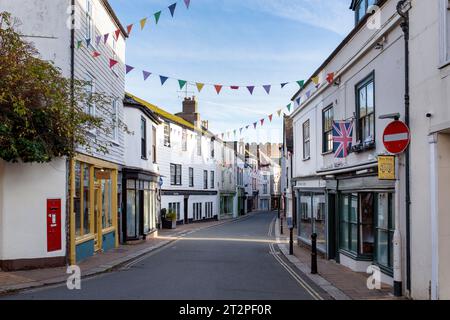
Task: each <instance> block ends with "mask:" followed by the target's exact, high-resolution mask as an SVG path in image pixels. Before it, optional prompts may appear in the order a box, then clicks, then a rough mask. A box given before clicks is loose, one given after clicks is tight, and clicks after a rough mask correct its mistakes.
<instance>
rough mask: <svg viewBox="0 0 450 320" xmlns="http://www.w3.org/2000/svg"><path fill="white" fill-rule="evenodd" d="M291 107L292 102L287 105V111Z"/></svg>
mask: <svg viewBox="0 0 450 320" xmlns="http://www.w3.org/2000/svg"><path fill="white" fill-rule="evenodd" d="M291 107H292V104H291V103H289V104H288V105H287V109H288V111H289V112H291Z"/></svg>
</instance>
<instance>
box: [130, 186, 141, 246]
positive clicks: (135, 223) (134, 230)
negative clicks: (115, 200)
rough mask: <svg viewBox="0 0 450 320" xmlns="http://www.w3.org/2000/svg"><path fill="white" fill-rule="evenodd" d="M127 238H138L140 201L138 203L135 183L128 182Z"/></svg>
mask: <svg viewBox="0 0 450 320" xmlns="http://www.w3.org/2000/svg"><path fill="white" fill-rule="evenodd" d="M127 188H129V189H128V190H127V237H128V238H136V237H137V236H138V227H139V219H137V217H138V212H139V201H137V200H138V199H137V192H136V187H135V181H130V180H129V181H128V183H127Z"/></svg>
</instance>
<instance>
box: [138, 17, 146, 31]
mask: <svg viewBox="0 0 450 320" xmlns="http://www.w3.org/2000/svg"><path fill="white" fill-rule="evenodd" d="M139 23H140V24H141V30H144V28H145V24H146V23H147V18H144V19H141V21H139Z"/></svg>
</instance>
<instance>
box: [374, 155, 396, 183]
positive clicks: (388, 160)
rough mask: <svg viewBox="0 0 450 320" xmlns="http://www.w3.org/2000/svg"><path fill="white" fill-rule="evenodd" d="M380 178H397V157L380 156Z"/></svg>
mask: <svg viewBox="0 0 450 320" xmlns="http://www.w3.org/2000/svg"><path fill="white" fill-rule="evenodd" d="M378 179H380V180H395V157H394V156H379V157H378Z"/></svg>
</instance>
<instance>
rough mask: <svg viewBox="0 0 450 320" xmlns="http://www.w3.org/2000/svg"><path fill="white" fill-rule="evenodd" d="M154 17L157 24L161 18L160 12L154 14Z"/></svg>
mask: <svg viewBox="0 0 450 320" xmlns="http://www.w3.org/2000/svg"><path fill="white" fill-rule="evenodd" d="M154 16H155V22H156V24H158V21H159V18H161V11H158V12H156V13H155V14H154Z"/></svg>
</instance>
